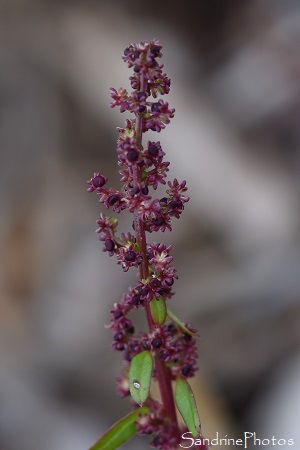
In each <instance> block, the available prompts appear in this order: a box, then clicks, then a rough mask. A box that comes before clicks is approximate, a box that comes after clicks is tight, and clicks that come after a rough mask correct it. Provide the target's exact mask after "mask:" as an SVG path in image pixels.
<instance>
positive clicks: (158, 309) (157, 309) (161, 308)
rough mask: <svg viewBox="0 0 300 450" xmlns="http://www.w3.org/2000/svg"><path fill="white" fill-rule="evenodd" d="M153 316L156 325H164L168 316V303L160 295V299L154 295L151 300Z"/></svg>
mask: <svg viewBox="0 0 300 450" xmlns="http://www.w3.org/2000/svg"><path fill="white" fill-rule="evenodd" d="M150 310H151V316H152V319H153V321H154V323H156V325H163V324H164V323H165V321H166V317H167V305H166V302H165V299H164V298H163V297H162V296H160V297H159V299H158V300H156V298H155V297H154V298H153V299H152V300H151V302H150Z"/></svg>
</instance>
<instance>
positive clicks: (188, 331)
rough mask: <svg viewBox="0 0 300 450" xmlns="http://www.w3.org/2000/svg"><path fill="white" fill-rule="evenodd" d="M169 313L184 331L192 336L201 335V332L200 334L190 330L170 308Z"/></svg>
mask: <svg viewBox="0 0 300 450" xmlns="http://www.w3.org/2000/svg"><path fill="white" fill-rule="evenodd" d="M167 314H168V316H169V317H170V319H171V320H172V321H173V322H174V323H176V325H177V326H178V327H179V328H180V329H181V330H182V331H184V332H185V333H187V334H189V335H190V336H193V337H199V334H198V333H195V332H194V331H191V330H189V329H188V328H187V327H186V326H185V325H184V323H183V322H182V321H181V320H180V319H178V317H177V316H175V314H174V313H173V312H172V311H171V310H170V309H169V308H167Z"/></svg>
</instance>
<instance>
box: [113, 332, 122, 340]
mask: <svg viewBox="0 0 300 450" xmlns="http://www.w3.org/2000/svg"><path fill="white" fill-rule="evenodd" d="M123 337H124V333H122V331H119V332H118V333H116V334H115V335H114V341H121V340H122V339H123Z"/></svg>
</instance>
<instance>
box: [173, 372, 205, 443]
mask: <svg viewBox="0 0 300 450" xmlns="http://www.w3.org/2000/svg"><path fill="white" fill-rule="evenodd" d="M175 402H176V406H177V408H178V411H179V412H180V414H181V416H182V418H183V420H184V423H185V424H186V426H187V427H188V429H189V431H190V432H191V433H192V435H193V437H194V438H196V437H197V436H199V434H200V431H201V430H200V428H201V425H200V418H199V415H198V411H197V406H196V402H195V398H194V394H193V391H192V389H191V387H190V385H189V383H188V382H187V381H186V380H185V379H183V378H181V377H179V376H178V377H177V378H176V385H175Z"/></svg>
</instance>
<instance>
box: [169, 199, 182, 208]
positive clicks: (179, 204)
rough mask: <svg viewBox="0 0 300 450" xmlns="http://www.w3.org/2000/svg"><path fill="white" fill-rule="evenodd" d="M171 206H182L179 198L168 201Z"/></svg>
mask: <svg viewBox="0 0 300 450" xmlns="http://www.w3.org/2000/svg"><path fill="white" fill-rule="evenodd" d="M170 206H171V208H182V201H181V200H173V201H172V202H171V203H170Z"/></svg>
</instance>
